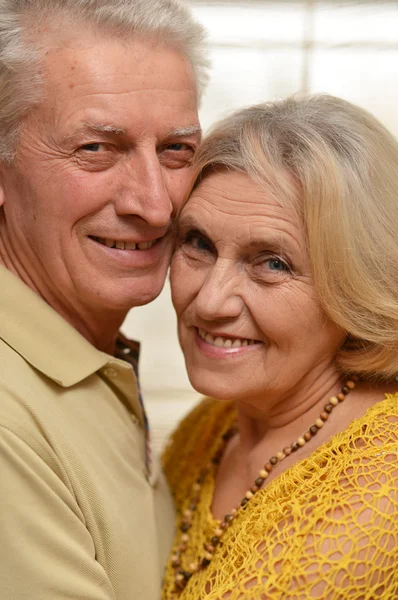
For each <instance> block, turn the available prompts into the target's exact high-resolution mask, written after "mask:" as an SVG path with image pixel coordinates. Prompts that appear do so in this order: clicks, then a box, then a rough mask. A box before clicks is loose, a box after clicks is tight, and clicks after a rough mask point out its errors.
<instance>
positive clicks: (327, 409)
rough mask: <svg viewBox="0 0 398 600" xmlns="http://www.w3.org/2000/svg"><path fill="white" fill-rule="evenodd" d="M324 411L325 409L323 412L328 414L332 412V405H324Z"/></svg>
mask: <svg viewBox="0 0 398 600" xmlns="http://www.w3.org/2000/svg"><path fill="white" fill-rule="evenodd" d="M324 409H325V412H327V413H329V414H330V413H331V412H332V410H333V404H330V402H329V403H328V404H325V406H324Z"/></svg>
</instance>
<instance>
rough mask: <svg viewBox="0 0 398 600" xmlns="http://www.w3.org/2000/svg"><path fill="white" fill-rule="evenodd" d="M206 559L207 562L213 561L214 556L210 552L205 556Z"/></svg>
mask: <svg viewBox="0 0 398 600" xmlns="http://www.w3.org/2000/svg"><path fill="white" fill-rule="evenodd" d="M204 558H205V559H206V560H211V559H212V558H213V555H212V554H210V552H206V554H205V556H204Z"/></svg>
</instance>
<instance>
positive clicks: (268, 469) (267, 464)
mask: <svg viewBox="0 0 398 600" xmlns="http://www.w3.org/2000/svg"><path fill="white" fill-rule="evenodd" d="M264 469H265V470H266V471H267V473H271V471H272V465H271V463H270V462H267V463H265V465H264Z"/></svg>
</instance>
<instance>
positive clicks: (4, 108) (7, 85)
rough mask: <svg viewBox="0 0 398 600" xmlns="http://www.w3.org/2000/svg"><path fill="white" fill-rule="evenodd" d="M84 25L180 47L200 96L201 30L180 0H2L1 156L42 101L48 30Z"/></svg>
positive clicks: (203, 68)
mask: <svg viewBox="0 0 398 600" xmlns="http://www.w3.org/2000/svg"><path fill="white" fill-rule="evenodd" d="M84 25H87V26H92V27H95V28H97V29H99V30H102V31H104V32H106V33H107V34H110V35H114V36H116V37H120V38H121V39H124V40H126V39H127V40H129V39H131V38H132V37H134V36H135V35H137V34H138V35H142V36H148V37H149V38H150V39H154V40H155V41H156V42H159V43H162V44H165V45H166V46H170V47H172V48H174V49H176V50H178V51H179V52H181V54H182V55H183V56H185V58H186V59H187V60H188V61H189V62H190V64H191V65H192V67H193V71H194V73H195V77H196V82H197V87H198V96H199V98H200V96H201V94H202V93H203V90H204V88H205V86H206V83H207V79H208V60H207V57H206V48H205V43H204V42H205V32H204V29H203V27H202V26H201V25H200V24H199V23H197V22H196V21H195V20H194V18H193V17H192V15H191V12H190V10H189V9H188V8H187V7H186V6H184V5H183V4H182V3H181V2H179V1H178V0H0V160H11V159H12V158H13V156H14V153H15V148H16V141H17V136H18V132H19V127H20V125H21V123H22V119H23V117H24V116H25V115H26V113H27V112H28V110H29V109H30V108H32V107H33V106H34V105H35V104H37V103H38V102H40V98H41V89H42V86H41V84H42V76H41V64H42V61H43V59H44V56H45V53H46V51H47V50H48V49H49V47H48V44H49V43H50V36H49V35H48V32H49V34H50V35H51V32H53V34H54V33H55V34H56V35H57V36H58V38H57V39H59V37H60V36H61V38H62V32H67V31H74V30H76V29H79V28H80V27H82V26H84ZM46 44H47V47H46Z"/></svg>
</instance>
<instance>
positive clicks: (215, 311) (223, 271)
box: [196, 258, 244, 321]
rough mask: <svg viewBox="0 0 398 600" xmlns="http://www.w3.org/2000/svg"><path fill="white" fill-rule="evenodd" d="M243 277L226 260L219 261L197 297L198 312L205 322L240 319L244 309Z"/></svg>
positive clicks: (208, 275)
mask: <svg viewBox="0 0 398 600" xmlns="http://www.w3.org/2000/svg"><path fill="white" fill-rule="evenodd" d="M241 284H242V282H241V275H240V274H239V273H237V272H236V271H235V269H234V267H233V265H232V264H230V263H229V261H227V260H225V259H220V258H219V259H218V260H217V262H216V264H215V265H214V266H213V268H212V269H211V271H209V272H208V273H207V276H206V279H205V280H204V282H203V285H202V288H201V289H200V291H199V293H198V295H197V297H196V311H197V315H198V317H199V318H201V319H203V320H204V321H222V320H228V319H234V318H237V317H239V315H240V314H241V313H242V310H243V308H244V301H243V299H242V296H241Z"/></svg>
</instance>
